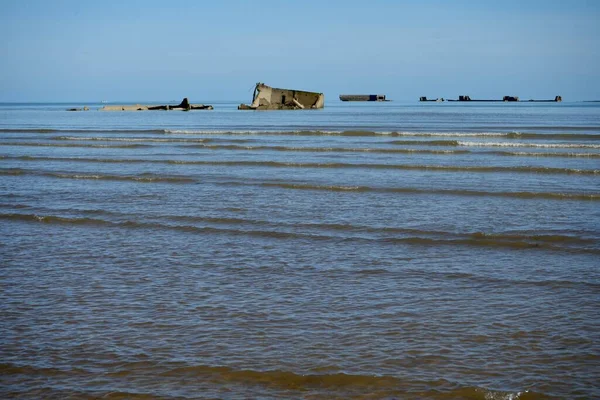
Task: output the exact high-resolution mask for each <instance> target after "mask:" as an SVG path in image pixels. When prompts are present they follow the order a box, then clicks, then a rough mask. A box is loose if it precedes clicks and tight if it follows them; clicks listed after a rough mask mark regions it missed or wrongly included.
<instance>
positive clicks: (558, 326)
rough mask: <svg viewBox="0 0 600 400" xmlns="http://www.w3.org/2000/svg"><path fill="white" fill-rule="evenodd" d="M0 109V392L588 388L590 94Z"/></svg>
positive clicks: (265, 395)
mask: <svg viewBox="0 0 600 400" xmlns="http://www.w3.org/2000/svg"><path fill="white" fill-rule="evenodd" d="M72 106H81V105H67V104H0V284H1V288H2V289H1V290H0V304H1V306H0V316H1V319H0V356H1V359H0V395H1V397H3V398H57V399H62V398H108V399H111V398H112V399H120V398H141V399H145V398H148V399H154V398H165V399H175V398H177V399H188V398H189V399H195V398H200V399H206V398H222V399H242V398H244V399H245V398H261V399H281V398H294V399H296V398H297V399H300V398H307V399H333V398H339V399H351V398H357V399H381V398H383V399H522V400H528V399H565V398H569V399H590V398H598V397H600V385H598V377H599V376H600V317H599V315H600V314H599V312H598V310H599V309H600V308H599V305H600V304H599V303H600V272H599V270H598V267H599V266H600V262H599V260H600V106H598V105H597V104H593V103H591V104H586V103H557V104H555V103H543V104H538V103H517V104H515V103H510V104H504V103H499V104H489V103H488V104H459V103H454V104H448V103H445V104H437V103H435V104H409V103H396V102H391V103H380V104H370V103H357V104H345V103H337V102H333V103H331V104H328V105H327V106H326V108H325V109H323V110H311V111H308V110H307V111H279V112H278V111H273V112H252V111H237V110H236V109H235V106H236V104H234V103H222V104H219V103H216V104H214V106H215V110H214V111H193V112H175V111H156V112H112V113H111V112H100V111H97V109H98V107H99V106H98V105H96V106H94V105H92V106H91V109H92V110H90V111H87V112H67V111H65V109H66V108H69V107H72Z"/></svg>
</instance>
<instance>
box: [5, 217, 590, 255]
mask: <svg viewBox="0 0 600 400" xmlns="http://www.w3.org/2000/svg"><path fill="white" fill-rule="evenodd" d="M127 217H129V218H127ZM131 217H134V218H131ZM121 219H124V220H121V221H110V220H106V219H99V218H89V217H63V216H58V215H40V214H37V213H29V214H22V213H2V214H0V220H14V221H23V222H41V223H46V224H69V225H93V226H112V227H120V228H132V229H152V230H175V231H182V232H187V233H197V234H227V235H236V236H254V237H268V238H274V239H292V240H293V239H303V240H306V239H308V240H319V241H323V240H332V241H336V242H339V241H340V240H343V241H353V242H380V243H391V244H400V243H403V244H408V245H420V246H456V245H459V246H477V247H503V248H514V249H526V248H539V249H544V250H550V251H568V252H582V253H594V254H600V248H597V245H598V243H597V241H596V240H592V239H586V238H581V237H574V236H565V235H518V234H485V233H481V232H477V233H471V234H468V233H467V234H460V233H452V232H444V233H442V232H428V231H418V230H411V229H396V230H395V231H396V232H395V233H397V234H407V235H410V236H389V234H390V231H391V230H392V229H388V230H385V229H376V228H368V229H356V230H361V231H363V232H365V231H367V230H369V231H370V232H371V233H373V234H374V235H373V236H370V237H366V236H364V235H360V236H352V235H350V236H348V235H344V236H341V237H340V236H339V235H336V234H331V233H327V232H326V231H323V228H324V227H321V230H320V231H317V232H299V231H298V230H294V231H290V230H282V228H284V229H287V228H289V226H286V225H285V224H282V225H278V224H272V226H271V229H269V230H265V229H240V227H231V228H230V227H213V226H195V225H173V224H165V223H159V222H143V221H140V220H139V219H138V218H137V217H136V216H131V215H126V216H123V217H122V218H121ZM183 220H184V221H185V222H188V223H189V222H192V221H190V220H193V218H183ZM212 222H215V221H212ZM222 222H223V223H227V224H232V223H237V224H238V225H239V222H240V221H237V222H234V221H222ZM249 222H251V221H249ZM267 224H268V223H267ZM302 225H303V224H299V225H298V227H300V226H302ZM326 228H329V227H326ZM415 235H416V236H415ZM594 246H595V247H594Z"/></svg>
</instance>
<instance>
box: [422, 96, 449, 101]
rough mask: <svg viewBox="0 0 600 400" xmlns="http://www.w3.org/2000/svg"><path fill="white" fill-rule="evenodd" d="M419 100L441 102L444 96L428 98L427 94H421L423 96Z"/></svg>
mask: <svg viewBox="0 0 600 400" xmlns="http://www.w3.org/2000/svg"><path fill="white" fill-rule="evenodd" d="M419 101H438V102H441V101H444V98H443V97H438V98H437V99H428V98H427V97H425V96H421V97H419Z"/></svg>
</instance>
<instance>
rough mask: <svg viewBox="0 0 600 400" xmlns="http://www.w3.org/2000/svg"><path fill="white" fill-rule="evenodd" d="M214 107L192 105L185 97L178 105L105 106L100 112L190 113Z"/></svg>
mask: <svg viewBox="0 0 600 400" xmlns="http://www.w3.org/2000/svg"><path fill="white" fill-rule="evenodd" d="M212 109H213V106H211V105H204V104H190V103H189V101H188V98H187V97H185V98H184V99H183V100H182V101H181V103H179V104H177V105H174V106H172V105H168V104H167V105H142V104H134V105H110V106H104V107H102V108H101V109H100V111H148V110H179V111H190V110H212Z"/></svg>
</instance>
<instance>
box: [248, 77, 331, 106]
mask: <svg viewBox="0 0 600 400" xmlns="http://www.w3.org/2000/svg"><path fill="white" fill-rule="evenodd" d="M324 105H325V96H324V95H323V93H317V92H306V91H304V90H293V89H279V88H273V87H271V86H267V85H265V84H264V83H260V82H259V83H257V84H256V86H255V87H254V95H253V97H252V104H250V105H247V104H240V105H239V107H238V110H302V109H314V108H323V106H324Z"/></svg>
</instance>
